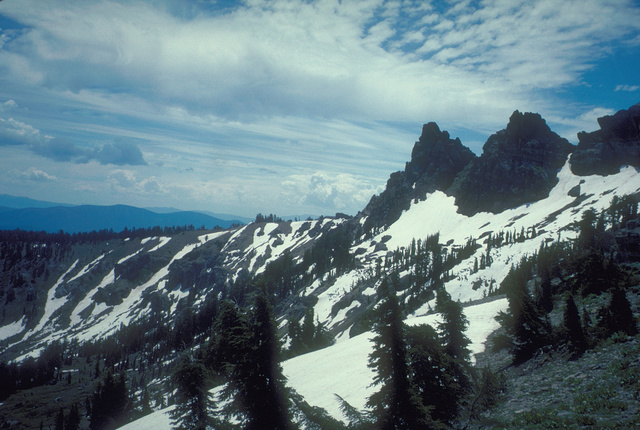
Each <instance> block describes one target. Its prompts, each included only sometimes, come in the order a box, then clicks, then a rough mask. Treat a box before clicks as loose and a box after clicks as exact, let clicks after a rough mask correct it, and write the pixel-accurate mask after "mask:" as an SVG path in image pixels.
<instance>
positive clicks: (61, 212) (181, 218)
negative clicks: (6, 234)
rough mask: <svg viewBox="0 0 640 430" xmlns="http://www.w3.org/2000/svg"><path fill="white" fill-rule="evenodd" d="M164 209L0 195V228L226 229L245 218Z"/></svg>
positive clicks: (80, 230)
mask: <svg viewBox="0 0 640 430" xmlns="http://www.w3.org/2000/svg"><path fill="white" fill-rule="evenodd" d="M171 210H172V209H164V210H163V211H162V212H155V211H153V210H149V209H143V208H137V207H134V206H127V205H113V206H97V205H80V206H73V205H65V204H59V203H53V202H45V201H39V200H33V199H29V198H26V197H16V196H10V195H6V194H0V230H15V229H18V228H19V229H21V230H32V231H46V232H49V233H55V232H59V231H60V230H63V231H65V232H67V233H81V232H90V231H94V230H95V231H100V230H113V231H115V232H119V231H122V230H124V229H125V228H128V229H134V228H135V229H138V228H150V227H155V226H160V227H163V228H164V227H174V226H190V225H192V226H194V227H195V228H200V227H202V226H204V227H205V228H208V229H211V228H215V227H221V228H228V227H231V226H232V225H234V224H246V222H247V219H246V218H243V217H238V219H229V218H230V217H229V216H225V218H226V219H222V218H218V217H215V216H212V215H209V214H206V213H202V212H195V211H179V210H173V211H171Z"/></svg>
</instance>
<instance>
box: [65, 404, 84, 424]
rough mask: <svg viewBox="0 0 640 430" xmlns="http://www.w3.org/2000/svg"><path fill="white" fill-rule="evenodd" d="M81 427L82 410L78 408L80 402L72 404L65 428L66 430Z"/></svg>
mask: <svg viewBox="0 0 640 430" xmlns="http://www.w3.org/2000/svg"><path fill="white" fill-rule="evenodd" d="M79 428H80V411H79V410H78V404H77V403H74V404H73V405H71V409H70V410H69V415H68V416H67V418H66V421H65V425H64V429H65V430H78V429H79Z"/></svg>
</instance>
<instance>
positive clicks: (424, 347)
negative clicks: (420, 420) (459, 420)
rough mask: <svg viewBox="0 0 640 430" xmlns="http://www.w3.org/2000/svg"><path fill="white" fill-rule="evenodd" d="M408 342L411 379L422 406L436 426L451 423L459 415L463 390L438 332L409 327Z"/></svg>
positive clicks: (430, 329) (428, 328) (425, 326)
mask: <svg viewBox="0 0 640 430" xmlns="http://www.w3.org/2000/svg"><path fill="white" fill-rule="evenodd" d="M406 339H407V346H408V360H409V363H410V372H411V380H412V381H413V383H414V384H415V388H416V392H417V393H418V395H419V396H420V398H421V400H422V404H423V405H424V406H425V407H426V408H427V409H429V410H430V414H431V417H432V418H433V420H435V421H436V423H437V424H439V425H442V423H446V422H449V421H451V420H452V419H453V418H455V416H456V415H457V413H458V404H459V400H460V394H461V392H462V390H460V385H459V384H458V383H457V381H456V379H455V377H454V376H453V375H454V373H455V372H454V371H453V369H452V362H453V360H452V359H451V358H450V357H449V356H447V355H446V354H445V352H444V348H443V346H442V344H441V343H440V337H439V336H438V332H437V331H436V330H435V329H434V328H433V327H431V326H430V325H419V326H413V327H407V328H406ZM434 424H435V423H434Z"/></svg>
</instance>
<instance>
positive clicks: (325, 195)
mask: <svg viewBox="0 0 640 430" xmlns="http://www.w3.org/2000/svg"><path fill="white" fill-rule="evenodd" d="M282 187H283V195H284V196H285V197H286V198H287V199H293V200H294V201H295V202H296V203H297V204H299V205H300V206H303V207H308V208H313V209H316V210H317V209H319V208H327V209H329V210H334V211H338V212H348V213H350V214H353V215H355V213H356V212H357V211H358V210H360V209H362V208H364V206H365V205H366V204H367V203H368V202H369V200H370V199H371V196H373V195H374V194H377V193H379V192H381V191H382V187H381V186H374V185H372V184H371V183H369V182H368V181H366V180H362V179H359V178H356V177H354V176H352V175H349V174H338V175H330V174H328V173H326V172H315V173H313V174H311V175H291V176H290V177H288V178H287V179H286V180H284V181H283V183H282Z"/></svg>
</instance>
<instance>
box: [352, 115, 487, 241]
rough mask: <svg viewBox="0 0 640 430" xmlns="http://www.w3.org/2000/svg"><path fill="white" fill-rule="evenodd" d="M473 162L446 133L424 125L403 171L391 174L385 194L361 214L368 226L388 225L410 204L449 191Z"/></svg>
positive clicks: (456, 141) (469, 153)
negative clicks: (365, 218)
mask: <svg viewBox="0 0 640 430" xmlns="http://www.w3.org/2000/svg"><path fill="white" fill-rule="evenodd" d="M475 158H476V156H475V154H474V153H473V152H471V150H470V149H469V148H467V147H466V146H463V145H462V143H461V142H460V139H459V138H456V139H451V138H450V137H449V132H447V131H440V128H439V127H438V125H437V124H436V123H435V122H430V123H428V124H424V125H423V126H422V134H421V136H420V138H419V139H418V141H417V142H416V143H415V145H414V147H413V150H412V151H411V161H410V162H408V163H407V164H406V167H405V170H404V171H399V172H395V173H393V174H391V176H390V178H389V180H388V181H387V186H386V189H385V190H384V192H382V193H381V194H380V195H378V196H374V197H373V198H372V199H371V201H370V202H369V204H368V205H367V207H366V208H365V210H364V211H363V213H364V214H365V215H366V216H367V217H368V225H369V226H372V227H376V228H380V227H385V226H389V225H391V224H392V223H393V222H395V221H396V220H397V219H398V218H399V217H400V214H401V213H402V211H403V210H407V209H408V208H409V204H410V202H411V201H412V200H415V199H418V200H424V198H425V197H426V195H427V193H432V192H434V191H436V190H440V191H444V190H446V189H447V188H449V186H451V184H452V183H453V181H454V179H455V178H456V175H457V174H458V173H460V171H462V169H464V167H465V166H466V165H467V164H469V162H471V161H472V160H473V159H475Z"/></svg>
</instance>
